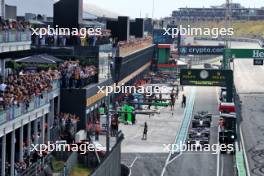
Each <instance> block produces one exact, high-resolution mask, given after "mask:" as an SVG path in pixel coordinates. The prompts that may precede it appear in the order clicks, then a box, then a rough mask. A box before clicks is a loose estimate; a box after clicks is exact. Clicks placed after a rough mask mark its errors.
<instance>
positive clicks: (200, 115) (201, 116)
mask: <svg viewBox="0 0 264 176" xmlns="http://www.w3.org/2000/svg"><path fill="white" fill-rule="evenodd" d="M194 119H196V120H208V121H210V122H211V121H212V114H210V113H208V111H200V112H198V113H197V114H195V115H194Z"/></svg>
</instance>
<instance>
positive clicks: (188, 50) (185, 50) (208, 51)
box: [180, 46, 224, 55]
mask: <svg viewBox="0 0 264 176" xmlns="http://www.w3.org/2000/svg"><path fill="white" fill-rule="evenodd" d="M223 53H224V46H181V47H180V54H181V55H223Z"/></svg>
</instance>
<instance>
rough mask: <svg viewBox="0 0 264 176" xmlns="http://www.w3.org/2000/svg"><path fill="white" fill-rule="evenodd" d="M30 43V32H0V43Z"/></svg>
mask: <svg viewBox="0 0 264 176" xmlns="http://www.w3.org/2000/svg"><path fill="white" fill-rule="evenodd" d="M24 41H31V32H30V30H24V31H22V30H21V31H19V30H5V31H0V43H10V42H24Z"/></svg>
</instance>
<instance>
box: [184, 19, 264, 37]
mask: <svg viewBox="0 0 264 176" xmlns="http://www.w3.org/2000/svg"><path fill="white" fill-rule="evenodd" d="M183 25H187V23H186V24H183ZM190 26H191V27H208V28H223V27H224V26H225V22H223V21H218V22H216V21H210V22H206V21H204V22H198V23H190ZM231 27H232V28H233V29H234V36H237V37H256V36H262V37H264V21H263V20H258V21H232V22H231Z"/></svg>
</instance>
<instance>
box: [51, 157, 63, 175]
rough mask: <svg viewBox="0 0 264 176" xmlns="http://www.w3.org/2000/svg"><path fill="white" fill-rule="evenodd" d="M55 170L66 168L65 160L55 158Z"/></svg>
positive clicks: (53, 162) (59, 170)
mask: <svg viewBox="0 0 264 176" xmlns="http://www.w3.org/2000/svg"><path fill="white" fill-rule="evenodd" d="M52 165H53V169H54V172H55V173H57V172H61V171H63V168H64V161H58V160H53V161H52Z"/></svg>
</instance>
